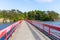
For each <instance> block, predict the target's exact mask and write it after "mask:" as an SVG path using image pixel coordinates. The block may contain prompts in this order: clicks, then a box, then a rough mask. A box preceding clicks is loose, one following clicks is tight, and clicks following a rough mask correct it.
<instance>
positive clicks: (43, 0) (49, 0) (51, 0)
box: [35, 0, 53, 2]
mask: <svg viewBox="0 0 60 40" xmlns="http://www.w3.org/2000/svg"><path fill="white" fill-rule="evenodd" d="M35 1H36V2H53V0H35Z"/></svg>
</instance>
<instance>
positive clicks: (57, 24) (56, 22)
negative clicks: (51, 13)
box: [44, 21, 60, 27]
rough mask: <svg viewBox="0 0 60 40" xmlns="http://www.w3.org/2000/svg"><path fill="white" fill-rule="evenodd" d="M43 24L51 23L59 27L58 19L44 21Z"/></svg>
mask: <svg viewBox="0 0 60 40" xmlns="http://www.w3.org/2000/svg"><path fill="white" fill-rule="evenodd" d="M44 23H45V24H50V25H53V26H56V27H60V21H55V22H53V21H45V22H44Z"/></svg>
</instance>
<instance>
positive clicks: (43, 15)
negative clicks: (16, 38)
mask: <svg viewBox="0 0 60 40" xmlns="http://www.w3.org/2000/svg"><path fill="white" fill-rule="evenodd" d="M0 18H4V19H10V20H14V21H18V20H21V19H25V20H27V19H29V20H40V21H55V20H58V19H59V14H58V13H56V12H54V11H40V10H35V11H29V12H21V11H19V10H15V9H12V10H0Z"/></svg>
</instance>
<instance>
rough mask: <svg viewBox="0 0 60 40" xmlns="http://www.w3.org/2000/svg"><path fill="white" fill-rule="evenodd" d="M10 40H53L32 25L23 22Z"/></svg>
mask: <svg viewBox="0 0 60 40" xmlns="http://www.w3.org/2000/svg"><path fill="white" fill-rule="evenodd" d="M9 40H51V39H50V38H48V37H47V36H45V35H44V34H43V33H42V32H40V31H39V30H38V29H37V28H35V27H34V26H33V25H31V24H30V23H28V22H26V21H23V22H22V23H21V24H19V25H18V28H17V29H16V31H15V32H14V33H13V35H12V37H10V38H9Z"/></svg>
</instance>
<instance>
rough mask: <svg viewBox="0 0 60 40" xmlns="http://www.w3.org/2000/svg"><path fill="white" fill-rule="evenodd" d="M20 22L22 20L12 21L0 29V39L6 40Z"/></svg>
mask: <svg viewBox="0 0 60 40" xmlns="http://www.w3.org/2000/svg"><path fill="white" fill-rule="evenodd" d="M21 22H22V20H20V21H18V22H15V23H13V24H12V25H10V26H8V27H7V28H5V29H3V30H0V40H8V39H9V38H10V37H11V36H12V33H13V32H15V30H16V29H17V25H19V24H20V23H21Z"/></svg>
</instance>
